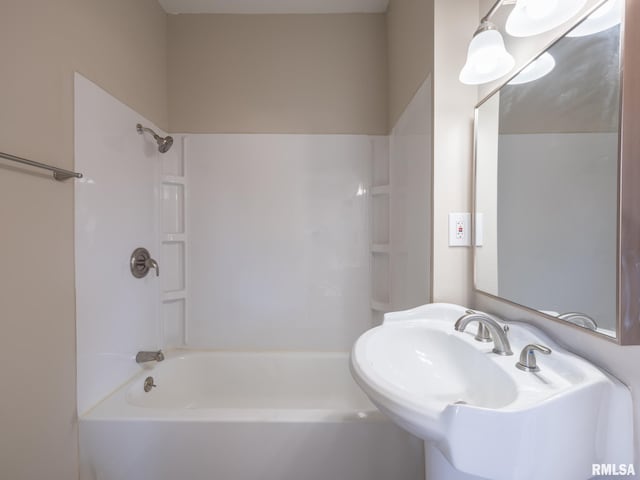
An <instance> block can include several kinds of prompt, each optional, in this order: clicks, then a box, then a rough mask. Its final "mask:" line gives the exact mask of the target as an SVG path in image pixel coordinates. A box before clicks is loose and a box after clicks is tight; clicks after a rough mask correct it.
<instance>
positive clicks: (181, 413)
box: [75, 74, 424, 480]
mask: <svg viewBox="0 0 640 480" xmlns="http://www.w3.org/2000/svg"><path fill="white" fill-rule="evenodd" d="M75 88H76V96H75V121H76V126H75V142H76V146H75V159H76V167H77V168H78V169H79V170H81V171H83V173H84V174H85V177H84V178H83V179H82V181H79V182H76V187H75V188H76V190H75V205H76V219H75V225H76V239H75V240H76V241H75V250H76V262H75V263H76V325H77V380H78V382H77V385H78V397H77V400H78V412H79V436H80V471H81V474H80V478H81V480H147V479H148V480H258V479H260V480H390V479H394V480H418V479H422V478H424V477H423V472H424V466H423V454H422V451H423V448H422V442H421V441H418V440H417V439H416V438H414V437H411V436H410V435H409V434H408V433H406V432H404V431H403V430H401V429H400V428H399V427H396V426H395V425H394V424H393V423H391V421H390V420H387V419H386V418H384V417H383V416H382V415H381V414H380V413H379V412H378V411H377V410H376V409H375V407H374V406H373V405H372V404H371V403H369V401H368V399H367V398H366V397H365V395H364V393H362V392H361V391H360V389H359V388H358V387H357V385H356V384H355V382H354V381H353V379H352V378H351V375H350V371H349V359H348V353H327V352H329V351H341V352H346V350H348V349H349V345H351V343H352V341H354V340H355V339H356V338H357V336H358V335H359V334H360V333H362V331H364V330H365V329H367V328H370V326H371V310H370V302H369V295H368V290H369V289H370V271H369V267H370V265H369V261H370V252H369V251H368V249H369V234H368V231H369V224H368V218H369V217H368V207H367V205H368V199H367V197H366V195H364V191H365V188H364V186H366V185H368V181H369V180H368V178H369V177H370V176H371V168H372V167H371V165H372V162H373V155H374V153H375V154H376V155H378V156H380V155H382V156H384V154H385V152H387V148H386V144H385V142H384V139H372V138H370V137H368V136H362V135H361V136H357V135H354V136H351V135H250V134H247V135H189V136H180V135H175V136H174V137H171V136H167V135H166V132H162V131H160V130H159V129H158V128H157V126H155V125H153V124H151V123H150V122H149V121H148V120H147V119H144V118H142V117H141V116H140V115H139V114H138V113H136V112H135V111H133V110H131V109H130V108H129V107H128V106H127V105H125V104H123V103H122V102H120V101H118V100H117V99H115V98H113V97H112V96H111V95H110V94H109V93H108V92H106V91H104V90H102V89H101V88H100V87H99V86H97V85H95V84H93V83H92V82H91V81H89V80H88V79H86V78H84V77H82V76H81V75H79V74H76V77H75ZM147 125H150V127H153V128H150V127H146V126H147ZM156 132H159V133H156ZM374 140H375V141H374ZM374 146H375V147H376V148H374ZM376 152H377V153H376ZM247 172H251V175H247ZM268 180H271V181H268ZM187 207H188V208H187ZM294 207H295V208H294ZM292 208H293V213H295V214H296V215H291V216H290V217H291V218H289V217H285V216H283V215H282V214H281V213H282V212H283V211H287V212H289V211H291V210H292ZM212 218H214V220H212ZM310 219H312V220H313V221H311V220H310ZM139 247H144V248H145V249H146V252H147V253H148V256H143V258H139V256H138V255H136V252H139ZM131 252H134V254H132V253H131ZM98 253H99V254H98ZM154 258H157V259H158V261H157V262H155V260H153V259H154ZM131 259H133V260H131ZM152 260H153V261H152ZM143 267H144V268H145V269H147V270H148V269H149V268H150V267H153V270H152V271H151V273H150V274H148V275H146V276H143V275H139V274H141V273H142V271H141V270H142V269H143ZM154 270H155V271H154ZM160 271H161V273H160ZM132 274H133V275H132ZM158 275H159V276H158ZM159 346H164V347H165V348H164V352H165V357H166V358H165V359H164V360H163V361H161V362H154V361H150V362H146V363H145V364H144V365H142V367H140V366H138V364H136V361H135V356H136V352H138V351H140V350H154V349H157V347H159ZM296 350H299V352H296ZM145 385H146V387H147V388H146V390H148V391H146V390H145ZM152 385H155V386H152Z"/></svg>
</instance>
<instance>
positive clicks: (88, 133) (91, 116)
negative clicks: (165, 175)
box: [75, 74, 162, 414]
mask: <svg viewBox="0 0 640 480" xmlns="http://www.w3.org/2000/svg"><path fill="white" fill-rule="evenodd" d="M137 123H142V124H144V125H145V126H148V127H150V128H154V129H157V127H156V126H155V125H153V124H152V123H151V122H149V121H148V120H147V119H145V118H143V117H142V116H140V115H139V114H137V113H136V112H135V111H133V110H132V109H131V108H129V107H127V106H126V105H124V104H123V103H121V102H119V101H118V100H116V99H115V98H113V97H112V96H111V95H109V94H108V93H107V92H106V91H104V90H102V89H101V88H100V87H98V86H97V85H95V84H94V83H92V82H91V81H89V80H87V79H86V78H84V77H83V76H81V75H79V74H76V75H75V166H76V168H77V169H78V170H79V171H81V172H83V174H84V177H83V178H82V179H81V180H79V181H77V182H75V210H76V211H75V252H76V343H77V378H78V384H77V389H78V413H79V414H82V413H83V412H84V411H86V410H87V409H88V408H90V407H91V406H93V405H94V404H96V403H97V402H98V401H100V400H101V399H102V398H104V397H105V396H107V395H109V394H110V393H111V392H112V391H113V390H114V389H116V388H117V387H118V386H120V385H122V384H123V383H124V382H126V381H127V380H128V379H129V378H131V377H132V376H133V375H135V374H136V373H137V372H138V371H139V366H138V365H137V364H136V362H135V361H134V357H135V354H136V352H137V351H139V350H144V349H153V348H160V347H161V346H162V338H161V330H160V325H159V322H158V315H159V284H160V283H159V279H158V278H156V277H155V276H154V275H153V274H151V275H148V276H147V277H146V278H143V279H137V278H134V277H133V275H131V272H130V270H129V257H130V255H131V253H132V252H133V250H134V249H135V248H137V247H145V248H147V249H148V250H149V252H150V253H151V255H152V257H155V258H159V257H158V255H159V254H160V244H159V238H158V234H157V232H158V220H159V218H158V217H159V215H158V201H157V188H158V178H159V174H160V162H159V161H158V155H159V153H158V150H157V148H156V145H155V142H153V140H151V141H149V137H148V136H146V135H145V136H143V135H139V134H138V133H137V132H136V124H137ZM157 131H158V132H160V130H159V129H157ZM160 268H162V265H161V266H160Z"/></svg>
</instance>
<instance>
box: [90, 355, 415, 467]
mask: <svg viewBox="0 0 640 480" xmlns="http://www.w3.org/2000/svg"><path fill="white" fill-rule="evenodd" d="M148 376H152V377H153V379H154V383H155V385H156V387H155V388H153V389H152V390H151V392H149V393H146V392H145V391H144V388H143V386H144V380H145V378H146V377H148ZM80 463H81V480H144V479H149V480H151V479H153V480H201V479H202V480H205V479H206V480H244V479H247V480H249V479H256V480H258V479H260V480H316V479H317V480H391V479H393V480H422V479H423V478H424V467H423V457H422V442H421V441H419V440H418V439H416V438H414V437H412V436H410V435H409V434H407V433H405V432H404V431H402V430H400V429H399V428H397V427H396V426H395V425H393V424H392V423H391V422H390V421H388V420H387V419H386V418H385V417H384V416H383V415H382V414H380V413H379V412H378V411H377V410H376V409H375V407H374V406H373V405H372V404H371V403H370V402H369V401H368V399H367V398H366V397H365V396H364V394H363V393H362V392H361V391H360V389H359V388H358V387H357V386H356V384H355V383H354V382H353V380H352V379H351V376H350V373H349V367H348V354H346V353H297V352H282V353H252V352H246V353H237V352H195V351H176V352H171V353H169V354H168V355H167V360H166V361H164V362H161V363H159V364H157V365H154V366H152V368H145V369H143V371H141V372H140V373H139V374H138V375H136V376H135V377H134V378H133V379H132V380H131V381H130V382H129V383H127V384H126V385H124V386H123V387H122V388H120V389H119V390H117V391H116V392H114V393H113V394H112V395H111V396H109V397H107V398H106V399H105V400H103V401H102V402H101V403H99V404H98V405H97V406H95V407H94V408H93V409H91V410H90V411H88V412H87V413H85V414H84V415H82V416H81V417H80Z"/></svg>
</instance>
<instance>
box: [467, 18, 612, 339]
mask: <svg viewBox="0 0 640 480" xmlns="http://www.w3.org/2000/svg"><path fill="white" fill-rule="evenodd" d="M620 31H621V29H620V24H618V25H615V26H612V27H610V28H608V29H606V30H604V31H601V32H598V33H592V34H587V35H582V34H583V33H584V29H582V30H581V29H580V25H579V26H578V27H577V28H576V29H574V31H572V32H569V33H568V34H567V35H565V36H564V37H562V38H561V39H559V40H558V41H557V42H556V43H555V44H553V45H552V46H551V47H550V48H549V49H548V50H547V51H546V52H545V53H544V54H543V55H541V56H540V57H538V59H537V60H536V61H534V62H532V63H531V64H530V66H529V67H527V68H525V69H524V70H522V71H521V72H520V73H519V74H518V75H516V76H515V77H514V78H513V79H512V80H511V81H510V82H509V83H507V84H506V85H504V86H502V87H501V88H500V89H498V90H497V91H495V92H494V93H493V94H492V95H490V96H489V97H488V98H487V99H486V100H484V101H483V102H482V103H481V104H480V105H479V106H478V107H477V109H476V149H475V157H476V158H475V217H474V218H475V221H476V225H477V226H476V247H475V248H474V257H475V261H474V265H475V267H474V268H475V285H476V289H477V290H478V291H481V292H484V293H487V294H490V295H492V296H495V297H500V298H502V299H504V300H507V301H509V302H512V303H515V304H518V305H521V306H524V307H527V308H529V309H533V310H536V311H538V312H541V313H544V314H546V315H550V316H552V317H554V318H556V319H559V320H564V321H568V322H571V323H574V324H576V325H580V326H582V327H584V328H589V329H591V330H596V331H597V332H598V333H602V334H604V335H607V336H610V337H615V336H616V329H617V328H616V326H617V324H618V310H619V309H618V304H619V303H618V298H619V297H618V271H619V270H618V265H619V261H618V230H619V229H618V218H619V204H620V201H619V198H620V193H619V182H618V172H619V161H618V159H619V152H620V117H621V110H620V105H621V102H620V98H621V73H620V72H621V68H620V66H621V65H620V50H621V49H620V45H621V42H620ZM578 33H579V34H581V36H576V34H578ZM553 63H555V66H554V65H553ZM536 68H537V69H538V73H537V74H536V71H535V70H536ZM550 68H551V70H550V71H549V69H550ZM545 72H548V73H546V74H545ZM540 74H543V76H541V77H540V78H538V79H537V80H531V79H532V78H535V77H536V75H540Z"/></svg>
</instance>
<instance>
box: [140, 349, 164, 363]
mask: <svg viewBox="0 0 640 480" xmlns="http://www.w3.org/2000/svg"><path fill="white" fill-rule="evenodd" d="M163 360H164V353H162V350H158V351H157V352H138V354H137V355H136V362H138V363H146V362H161V361H163Z"/></svg>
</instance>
